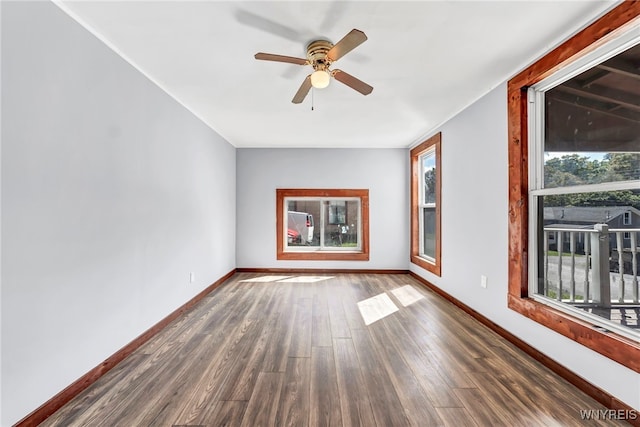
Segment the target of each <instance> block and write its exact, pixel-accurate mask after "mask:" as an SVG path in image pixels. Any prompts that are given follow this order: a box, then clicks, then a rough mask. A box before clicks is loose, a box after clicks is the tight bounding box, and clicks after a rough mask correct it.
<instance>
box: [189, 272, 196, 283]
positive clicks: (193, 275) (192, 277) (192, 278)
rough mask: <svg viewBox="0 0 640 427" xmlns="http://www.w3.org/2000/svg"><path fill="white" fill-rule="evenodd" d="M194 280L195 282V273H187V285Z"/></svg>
mask: <svg viewBox="0 0 640 427" xmlns="http://www.w3.org/2000/svg"><path fill="white" fill-rule="evenodd" d="M194 280H196V273H194V272H191V273H189V283H193V281H194Z"/></svg>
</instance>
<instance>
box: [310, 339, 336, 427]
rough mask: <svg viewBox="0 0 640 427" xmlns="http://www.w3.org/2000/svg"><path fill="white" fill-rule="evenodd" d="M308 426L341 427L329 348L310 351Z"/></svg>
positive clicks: (330, 349) (315, 348)
mask: <svg viewBox="0 0 640 427" xmlns="http://www.w3.org/2000/svg"><path fill="white" fill-rule="evenodd" d="M309 425H312V426H339V425H342V411H341V409H340V399H339V395H338V380H337V376H336V368H335V362H334V359H333V349H332V348H329V347H313V349H312V350H311V404H310V408H309Z"/></svg>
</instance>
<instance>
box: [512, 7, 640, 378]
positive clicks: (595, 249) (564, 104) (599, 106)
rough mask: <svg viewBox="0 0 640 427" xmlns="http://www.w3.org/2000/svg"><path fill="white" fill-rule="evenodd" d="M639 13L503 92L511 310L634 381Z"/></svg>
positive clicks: (614, 17) (576, 40)
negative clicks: (629, 373) (621, 368)
mask: <svg viewBox="0 0 640 427" xmlns="http://www.w3.org/2000/svg"><path fill="white" fill-rule="evenodd" d="M639 14H640V3H638V2H635V3H631V2H628V3H627V2H625V3H623V4H621V5H620V6H618V7H616V8H615V9H613V10H612V11H611V12H610V13H608V14H607V15H605V16H604V17H602V18H601V19H600V20H598V21H596V22H595V23H593V24H592V25H591V26H589V27H587V28H586V29H584V30H583V31H582V32H580V33H578V34H577V35H576V36H574V37H573V38H572V39H570V40H569V41H567V42H566V43H564V44H563V45H561V46H559V47H558V48H557V49H556V50H554V51H552V52H550V53H549V54H548V55H547V56H545V57H543V58H542V59H541V60H539V61H538V62H536V63H535V64H533V65H532V66H531V67H529V68H527V69H526V70H524V71H523V72H522V73H520V74H519V75H517V76H516V77H514V78H513V79H512V80H511V81H510V82H509V87H508V102H509V307H510V308H512V309H514V310H516V311H519V312H520V313H522V314H524V315H526V316H528V317H530V318H532V319H534V320H536V321H538V322H540V323H542V324H544V325H546V326H547V327H549V328H552V329H554V330H556V331H557V332H559V333H562V334H564V335H565V336H567V337H569V338H571V339H574V340H576V341H578V342H580V343H582V344H583V345H585V346H588V347H590V348H592V349H593V350H595V351H598V352H600V353H601V354H603V355H605V356H607V357H609V358H611V359H613V360H616V361H617V362H619V363H621V364H623V365H625V366H627V367H629V368H631V369H634V370H635V371H636V372H640V353H639V351H640V345H639V344H638V338H639V337H640V334H639V333H638V331H639V330H640V329H638V327H639V326H638V323H637V322H638V320H637V319H638V313H639V312H640V310H639V305H638V271H637V270H638V267H637V265H638V259H637V257H638V251H637V240H638V239H636V237H637V231H639V230H636V229H634V228H633V227H634V226H633V224H634V221H633V217H634V213H635V212H640V211H638V208H640V144H639V140H638V135H640V116H639V115H638V113H639V110H640V102H639V101H638V100H639V99H640V85H639V84H638V81H639V78H640V73H639V72H638V69H637V64H638V63H639V61H640V47H639V44H640V32H639V31H638V29H639V28H640V18H639ZM633 64H636V65H635V67H634V66H633ZM626 212H629V214H625V213H626ZM627 235H628V236H629V237H630V238H629V239H628V240H627V239H625V237H626V236H627ZM631 241H633V243H631Z"/></svg>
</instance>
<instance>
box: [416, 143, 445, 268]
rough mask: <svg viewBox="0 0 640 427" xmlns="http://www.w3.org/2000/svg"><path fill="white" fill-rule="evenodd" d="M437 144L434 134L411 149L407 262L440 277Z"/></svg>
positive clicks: (439, 183) (438, 161) (439, 186)
mask: <svg viewBox="0 0 640 427" xmlns="http://www.w3.org/2000/svg"><path fill="white" fill-rule="evenodd" d="M440 143H441V134H440V133H438V134H436V135H434V136H433V137H431V138H429V139H427V140H426V141H425V142H423V143H422V144H420V145H418V146H417V147H415V148H414V149H412V150H411V262H413V263H414V264H416V265H419V266H420V267H422V268H424V269H426V270H428V271H431V272H432V273H434V274H437V275H440V269H441V267H440V240H441V238H440V192H441V191H440V188H441V179H440V164H441V162H440Z"/></svg>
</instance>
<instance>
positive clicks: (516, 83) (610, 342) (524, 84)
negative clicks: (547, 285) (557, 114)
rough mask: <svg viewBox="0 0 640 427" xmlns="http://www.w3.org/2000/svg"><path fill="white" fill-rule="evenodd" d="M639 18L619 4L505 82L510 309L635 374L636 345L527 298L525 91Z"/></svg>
mask: <svg viewBox="0 0 640 427" xmlns="http://www.w3.org/2000/svg"><path fill="white" fill-rule="evenodd" d="M639 20H640V2H638V1H633V2H623V3H622V4H620V5H619V6H617V7H615V8H614V9H612V10H611V11H610V12H609V13H607V14H605V15H604V16H602V17H601V18H600V19H599V20H597V21H595V22H594V23H593V24H591V25H589V26H588V27H587V28H585V29H583V30H582V31H580V32H579V33H577V34H576V35H575V36H573V37H572V38H570V39H569V40H567V41H566V42H565V43H563V44H562V45H560V46H558V47H557V48H556V49H554V50H553V51H551V52H549V53H548V54H547V55H545V56H544V57H543V58H541V59H540V60H539V61H537V62H536V63H534V64H533V65H531V66H530V67H528V68H527V69H525V70H523V71H522V72H521V73H519V74H518V75H517V76H515V77H514V78H512V79H511V80H510V81H509V83H508V89H507V91H508V95H507V105H508V135H509V141H508V146H509V291H508V292H509V295H508V306H509V308H510V309H512V310H514V311H517V312H519V313H521V314H522V315H524V316H526V317H528V318H530V319H532V320H534V321H536V322H538V323H540V324H542V325H544V326H546V327H548V328H550V329H552V330H554V331H556V332H558V333H560V334H562V335H564V336H565V337H567V338H570V339H572V340H574V341H576V342H578V343H580V344H582V345H584V346H585V347H588V348H590V349H591V350H593V351H596V352H598V353H600V354H602V355H604V356H606V357H608V358H609V359H611V360H614V361H616V362H618V363H620V364H622V365H624V366H626V367H627V368H629V369H632V370H634V371H635V372H640V344H639V343H637V342H635V341H632V340H630V339H627V338H625V337H622V336H619V335H617V334H615V333H613V332H610V331H607V332H602V331H600V330H598V329H596V328H594V326H593V325H591V324H589V323H587V322H585V321H583V320H581V319H578V318H576V317H573V316H571V315H569V314H566V313H563V312H560V311H558V310H555V309H553V308H551V307H549V306H546V305H544V304H541V303H539V302H536V301H534V300H533V299H531V298H528V269H527V266H528V262H529V254H528V239H529V236H528V217H529V211H528V208H529V207H528V192H529V188H528V162H529V159H528V141H527V129H528V128H527V88H528V87H530V86H531V85H533V84H535V83H537V82H539V81H541V80H543V79H544V78H546V77H548V76H549V75H552V74H553V73H554V72H556V71H558V70H559V69H561V68H562V67H564V66H566V65H568V64H569V63H572V62H574V61H575V60H577V59H579V58H581V57H583V56H584V55H586V54H588V53H589V52H592V51H593V50H594V49H595V48H597V47H599V46H602V45H603V44H605V43H607V42H608V41H610V40H612V39H613V38H614V37H616V36H618V35H619V34H621V33H622V32H624V31H626V29H628V28H629V27H630V26H631V25H634V24H635V23H637V22H638V21H639Z"/></svg>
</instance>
